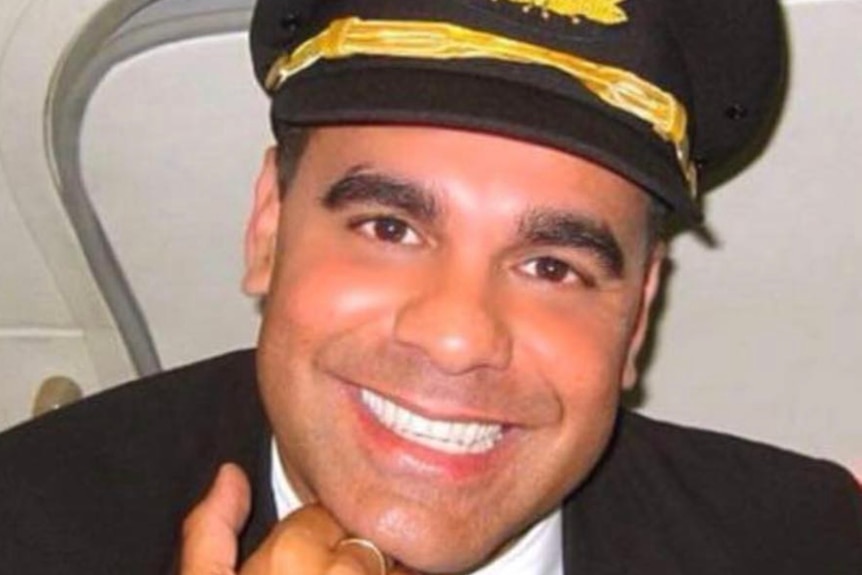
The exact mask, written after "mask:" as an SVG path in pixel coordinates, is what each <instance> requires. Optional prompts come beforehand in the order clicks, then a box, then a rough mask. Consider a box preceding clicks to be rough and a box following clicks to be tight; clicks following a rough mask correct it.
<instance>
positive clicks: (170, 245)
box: [48, 0, 268, 374]
mask: <svg viewBox="0 0 862 575" xmlns="http://www.w3.org/2000/svg"><path fill="white" fill-rule="evenodd" d="M129 4H130V3H129V2H120V1H117V2H112V3H109V4H107V5H106V6H105V8H104V9H103V10H102V11H101V12H100V13H99V14H97V15H96V17H95V18H94V19H93V20H92V22H91V24H90V26H89V28H88V29H87V30H85V31H84V32H83V33H82V34H81V35H80V36H79V39H78V40H77V42H76V43H75V44H73V45H72V46H71V48H70V49H69V51H68V53H67V55H66V58H65V61H64V63H63V65H62V66H61V68H60V70H59V71H58V73H57V76H56V79H55V83H54V89H53V91H52V93H51V95H50V100H49V112H50V113H49V118H48V124H49V140H50V141H49V144H50V149H51V151H52V154H53V161H54V165H55V169H56V173H57V178H58V179H59V183H60V188H61V190H62V197H63V203H64V205H65V207H66V209H67V211H68V213H69V216H70V219H71V221H72V223H73V225H74V227H75V230H76V233H77V235H78V237H79V239H80V242H81V245H82V247H83V250H84V253H85V255H86V257H87V260H88V262H89V264H90V267H91V269H92V272H93V274H94V275H95V277H96V280H97V282H98V284H99V286H100V288H101V290H102V292H103V295H104V297H105V299H106V301H107V303H108V305H109V307H110V309H111V311H112V313H113V315H114V318H115V321H116V323H117V325H118V328H119V330H120V332H121V334H122V337H123V340H124V342H125V344H126V346H127V347H128V350H129V353H130V355H131V357H132V359H133V362H134V364H135V367H136V368H137V370H138V372H139V373H142V374H146V373H151V372H154V371H158V370H159V369H161V368H162V367H163V365H164V366H170V365H176V364H180V363H184V362H187V361H190V360H192V359H195V358H198V357H202V356H206V355H211V354H212V353H213V352H216V351H219V350H221V349H225V350H226V349H230V348H232V347H236V346H237V345H250V344H251V343H252V342H253V337H252V334H253V332H254V324H255V323H256V314H255V312H254V305H253V303H252V302H248V301H247V300H245V299H243V298H242V297H241V296H239V295H237V293H236V292H238V287H237V286H238V285H239V273H240V269H241V268H240V260H239V254H240V253H241V228H240V227H239V226H240V225H241V223H242V220H243V218H242V217H239V216H238V213H242V211H244V210H245V209H246V204H247V203H248V200H249V197H250V196H249V190H250V189H251V183H252V182H251V180H252V178H253V170H254V167H255V166H256V165H257V163H258V161H257V159H252V157H251V156H252V155H257V154H259V153H260V150H262V149H263V146H264V145H266V142H267V139H268V133H267V126H266V121H265V118H266V114H265V103H264V102H263V97H262V96H261V95H260V94H259V93H258V92H257V90H256V87H255V85H254V83H253V82H252V81H251V78H252V75H251V71H250V70H249V69H248V64H247V55H246V45H245V42H246V37H245V29H246V28H247V23H248V19H249V18H250V2H248V1H236V0H232V1H231V0H220V1H212V0H208V1H206V2H203V1H188V0H184V1H177V0H162V1H157V2H149V3H147V4H146V5H144V6H140V7H137V8H135V9H133V8H132V7H130V6H129ZM138 4H140V2H138ZM124 13H125V14H126V15H125V16H124ZM201 252H206V253H207V254H208V255H207V257H206V259H205V261H207V262H209V263H208V265H205V266H200V265H195V263H194V262H199V261H200V258H201ZM231 296H232V297H231ZM225 301H227V302H231V301H233V302H234V307H233V308H231V306H230V304H228V305H227V308H226V306H225V303H224V302H225ZM213 310H218V313H216V314H214V313H213Z"/></svg>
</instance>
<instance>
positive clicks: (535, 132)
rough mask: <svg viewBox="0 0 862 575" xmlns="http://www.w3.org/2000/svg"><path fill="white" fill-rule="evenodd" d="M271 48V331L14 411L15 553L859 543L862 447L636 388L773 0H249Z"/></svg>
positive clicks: (137, 569) (763, 74) (303, 570)
mask: <svg viewBox="0 0 862 575" xmlns="http://www.w3.org/2000/svg"><path fill="white" fill-rule="evenodd" d="M251 44H252V52H253V57H254V63H255V69H256V72H257V75H258V78H259V80H260V81H261V83H262V85H263V86H264V87H265V89H266V90H267V92H268V94H269V95H270V96H271V98H272V124H273V128H274V131H275V134H276V140H277V146H276V147H275V148H274V149H273V150H270V151H268V152H267V153H266V155H265V159H264V163H263V167H262V170H261V174H260V177H259V179H258V182H257V186H256V190H255V197H254V204H253V208H252V213H251V217H250V219H249V222H248V227H247V235H246V271H245V277H244V280H243V285H244V288H245V290H246V291H247V292H248V293H250V294H252V295H255V296H259V297H260V298H261V299H262V301H263V323H262V328H261V332H260V339H259V345H258V348H257V350H256V352H254V353H252V352H239V353H236V354H231V355H228V356H225V357H221V358H216V359H213V360H209V361H207V362H203V363H201V364H198V365H195V366H191V367H188V368H184V369H181V370H177V371H174V372H171V373H168V374H164V375H161V376H159V377H157V378H153V380H148V381H146V382H145V383H142V384H135V385H129V386H124V388H123V389H120V390H118V391H115V392H111V393H108V394H104V395H102V396H100V397H97V398H94V399H93V400H90V401H88V402H85V403H83V404H80V405H78V406H75V407H72V408H69V409H67V410H64V411H63V412H60V413H57V414H54V415H52V416H49V417H46V418H43V419H39V420H37V421H35V422H34V423H33V424H31V425H29V426H26V427H22V428H20V429H18V430H15V431H13V432H11V433H9V434H7V435H6V436H5V437H4V438H3V439H0V460H2V462H3V467H2V469H3V471H2V472H0V494H2V496H0V517H3V519H4V526H2V527H0V534H2V535H0V556H3V557H8V558H9V560H8V561H7V562H6V565H7V566H9V567H10V568H11V570H10V572H12V571H14V572H15V573H18V574H20V573H39V574H51V573H82V574H83V573H87V574H92V573H142V574H143V573H164V572H180V573H183V574H184V575H211V574H213V573H218V574H223V575H226V574H229V573H237V572H238V573H242V574H243V575H264V574H285V575H287V574H289V575H324V574H329V575H351V574H352V575H363V574H364V575H376V574H378V573H380V574H385V573H386V572H389V573H399V574H407V573H429V574H430V573H442V574H455V573H473V574H477V575H515V574H518V575H522V574H525V575H563V574H566V575H582V574H584V575H596V574H623V573H642V574H653V573H654V574H662V575H672V574H691V573H697V574H699V575H702V574H704V575H712V574H715V575H719V574H721V575H727V574H734V575H737V574H742V575H754V574H762V573H780V574H784V575H802V574H811V573H828V574H830V575H858V574H859V573H860V572H862V504H860V495H859V491H858V488H857V487H856V486H855V484H854V482H853V480H852V479H851V477H850V475H849V474H848V473H847V472H846V471H844V470H842V469H841V468H839V467H837V466H835V465H833V464H831V463H827V462H822V461H815V460H811V459H807V458H804V457H801V456H798V455H792V454H789V453H787V452H784V451H781V450H778V449H775V448H771V447H766V446H763V445H757V444H753V443H750V442H746V441H744V440H740V439H736V438H732V437H729V436H726V435H720V434H715V433H709V432H705V431H697V430H692V429H686V428H681V427H677V426H673V425H670V424H664V423H659V422H655V421H651V420H649V419H646V418H644V417H642V416H638V415H636V414H632V413H629V412H627V411H626V410H623V409H621V408H620V396H621V393H622V392H623V390H625V389H626V388H628V387H631V386H632V385H634V384H635V382H636V380H637V377H638V369H637V357H638V352H639V351H640V348H641V347H642V344H643V342H644V339H645V334H646V333H647V330H648V328H649V320H650V306H651V304H652V302H653V300H654V298H655V295H656V293H657V291H658V289H659V285H660V279H661V266H662V261H663V258H664V254H665V249H666V246H665V238H664V236H663V233H662V232H663V229H664V228H665V226H666V224H667V220H669V219H671V218H675V219H676V220H677V221H679V222H681V223H683V224H685V225H696V224H697V223H698V222H699V221H700V217H701V216H700V212H699V209H698V203H697V201H696V199H697V193H698V191H699V187H698V178H699V177H707V178H709V177H710V176H712V175H714V174H715V173H722V172H723V171H726V170H727V169H728V168H727V166H728V165H738V164H739V160H738V158H737V154H738V153H740V151H741V150H744V149H745V148H747V147H748V146H750V145H751V143H752V142H753V141H754V140H756V138H757V134H758V131H759V130H760V129H761V128H762V125H763V123H764V122H765V121H766V120H767V119H768V118H769V117H770V116H771V115H772V112H773V106H775V105H776V103H777V98H778V96H779V92H780V90H779V86H780V85H781V80H782V64H783V50H784V47H783V36H782V27H781V20H780V14H779V11H778V8H777V6H776V5H775V4H773V3H772V2H770V1H767V0H756V1H755V0H722V1H721V2H707V1H705V0H627V1H625V2H621V1H620V0H571V1H565V2H563V1H559V2H555V1H553V0H550V1H540V0H535V1H524V0H496V1H495V0H409V1H408V0H343V1H335V0H329V1H324V0H305V1H299V0H259V3H258V6H257V9H256V12H255V17H254V21H253V23H252V34H251ZM106 436H107V437H106ZM48 449H50V450H51V451H50V453H49V454H46V450H48ZM35 454H38V456H35V457H34V455H35ZM7 462H8V463H11V462H14V467H13V466H12V465H11V464H10V465H7ZM12 469H14V471H12ZM213 478H215V479H213ZM118 518H119V521H118ZM118 523H119V524H118ZM180 525H183V528H182V530H180Z"/></svg>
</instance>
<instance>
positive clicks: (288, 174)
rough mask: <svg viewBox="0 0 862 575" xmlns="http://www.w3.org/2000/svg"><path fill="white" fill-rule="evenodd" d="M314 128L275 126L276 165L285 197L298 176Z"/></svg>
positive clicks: (282, 194) (279, 186)
mask: <svg viewBox="0 0 862 575" xmlns="http://www.w3.org/2000/svg"><path fill="white" fill-rule="evenodd" d="M311 131H312V128H307V127H298V126H290V125H288V124H283V123H276V124H275V141H276V148H275V149H276V165H277V167H278V190H279V194H280V195H281V196H282V197H284V194H285V193H287V189H288V187H290V183H291V181H292V180H293V176H295V175H296V168H297V166H298V165H299V160H300V159H301V158H302V154H303V152H305V147H306V146H307V145H308V140H309V139H310V137H311Z"/></svg>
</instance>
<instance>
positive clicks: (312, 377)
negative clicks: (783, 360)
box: [245, 126, 660, 572]
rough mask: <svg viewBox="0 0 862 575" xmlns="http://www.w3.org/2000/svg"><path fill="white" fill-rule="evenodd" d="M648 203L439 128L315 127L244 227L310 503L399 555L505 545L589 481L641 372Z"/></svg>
mask: <svg viewBox="0 0 862 575" xmlns="http://www.w3.org/2000/svg"><path fill="white" fill-rule="evenodd" d="M647 204H648V200H647V197H646V195H645V194H644V193H643V192H642V191H640V190H639V189H638V188H636V187H635V186H634V185H633V184H631V183H629V182H628V181H626V180H624V179H622V178H620V177H619V176H617V175H615V174H613V173H611V172H609V171H607V170H605V169H603V168H600V167H598V166H596V165H594V164H592V163H590V162H587V161H585V160H582V159H579V158H576V157H573V156H570V155H567V154H564V153H561V152H558V151H555V150H551V149H548V148H544V147H540V146H536V145H532V144H526V143H523V142H517V141H513V140H509V139H505V138H500V137H496V136H490V135H483V134H477V133H470V132H463V131H454V130H446V129H437V128H428V127H394V126H392V127H338V128H323V129H319V130H316V131H315V132H314V134H313V135H312V137H311V140H310V141H309V143H308V147H307V149H306V151H305V154H304V156H303V158H302V160H301V162H300V164H299V167H298V171H297V173H296V175H295V178H294V180H293V182H292V184H291V186H290V189H289V190H288V192H287V194H286V196H285V197H284V199H283V200H281V201H279V200H278V191H277V189H276V179H275V168H274V166H273V162H272V156H271V155H270V157H269V158H268V160H267V163H266V165H265V167H264V172H263V174H262V176H261V179H260V182H259V186H258V196H257V201H256V206H255V210H254V213H253V216H252V219H251V222H250V224H249V230H248V238H247V242H248V243H247V257H248V269H247V272H246V278H245V287H246V289H247V291H249V292H251V293H255V294H260V295H265V296H266V304H265V312H264V322H263V327H262V331H261V335H260V343H259V350H258V365H259V377H260V386H261V393H262V396H263V400H264V404H265V406H266V409H267V412H268V415H269V418H270V420H271V422H272V425H273V429H274V433H275V437H276V440H277V444H278V446H279V452H280V455H281V459H282V462H283V464H284V466H285V468H286V471H287V473H288V476H289V478H290V480H291V482H292V483H293V485H294V487H295V488H296V489H297V491H298V492H299V494H300V496H301V497H302V498H303V499H304V500H306V501H309V500H319V501H321V502H322V503H323V504H324V505H325V506H326V507H327V508H329V509H330V510H331V511H332V512H333V513H334V514H335V516H336V517H337V518H338V519H339V520H340V521H341V522H342V524H343V525H344V527H345V528H346V529H347V530H348V531H349V532H352V533H355V534H358V535H360V536H362V537H367V538H369V539H371V540H373V541H375V542H376V543H377V544H379V545H380V546H381V548H382V549H383V550H384V551H386V552H388V553H390V554H391V555H393V556H394V557H395V558H397V559H399V560H400V561H402V562H403V563H405V564H407V565H409V566H412V567H414V568H417V569H419V570H423V571H428V572H456V571H462V570H464V569H467V568H468V567H472V566H474V565H476V564H477V563H480V562H482V561H483V560H485V559H487V558H488V557H489V556H490V555H492V554H493V553H494V552H495V551H496V550H498V549H499V548H500V547H501V546H503V545H505V544H506V543H507V542H508V541H510V540H511V539H512V538H514V537H516V536H517V535H518V534H519V533H521V532H522V531H523V530H524V529H525V528H526V527H528V526H529V525H531V524H532V523H533V522H535V521H536V520H537V519H539V518H540V517H541V516H542V515H544V514H546V513H547V512H548V511H549V510H551V509H552V508H553V507H554V506H555V505H557V504H558V503H559V502H560V501H561V499H562V498H563V497H564V496H565V495H566V494H567V493H568V492H570V491H571V490H572V489H573V488H574V487H575V486H577V485H578V484H579V483H580V482H581V481H582V480H583V479H584V478H585V476H586V475H587V474H588V473H589V471H590V470H591V469H592V467H593V466H594V464H595V463H596V461H597V459H598V458H599V456H600V455H601V453H602V451H603V449H604V448H605V446H606V445H607V442H608V439H609V436H610V434H611V430H612V426H613V422H614V418H615V411H616V409H617V402H618V397H619V393H620V390H621V388H622V387H623V386H624V385H626V384H630V383H632V382H633V380H634V379H635V366H634V361H635V355H636V353H637V350H638V348H639V346H640V343H641V340H642V337H643V332H644V329H645V325H646V322H647V315H648V312H647V309H648V307H649V301H650V300H651V298H652V295H653V293H654V291H655V289H656V285H657V283H658V279H657V276H658V271H657V270H658V267H659V266H658V263H657V262H658V260H659V259H660V258H659V255H658V253H659V252H660V250H651V249H650V247H649V245H648V242H647V234H646V220H647V216H646V212H647V209H648V205H647Z"/></svg>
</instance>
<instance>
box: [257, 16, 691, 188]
mask: <svg viewBox="0 0 862 575" xmlns="http://www.w3.org/2000/svg"><path fill="white" fill-rule="evenodd" d="M351 56H387V57H401V58H419V59H422V58H424V59H432V60H453V59H472V58H489V59H492V60H501V61H504V62H514V63H519V64H534V65H539V66H545V67H549V68H553V69H555V70H558V71H560V72H563V73H564V74H567V75H569V76H571V77H573V78H575V79H576V80H578V81H579V82H581V83H582V84H583V85H584V86H585V87H586V88H587V89H588V90H589V91H590V92H592V93H593V94H595V95H596V96H597V97H598V98H600V99H601V100H602V101H604V102H605V103H607V104H609V105H610V106H612V107H614V108H617V109H619V110H622V111H624V112H627V113H629V114H631V115H633V116H635V117H637V118H639V119H641V120H643V121H645V122H647V123H649V124H650V125H651V126H652V127H653V129H654V130H655V132H656V133H657V134H658V135H659V136H661V138H662V139H663V140H665V141H668V142H671V143H672V144H673V146H674V148H675V149H676V155H677V159H678V160H679V164H680V168H681V169H682V173H683V176H684V177H685V179H686V181H687V182H688V185H689V191H690V192H691V194H692V196H695V195H696V193H697V176H696V170H695V168H694V166H693V164H692V163H691V160H690V158H689V142H688V132H687V124H688V120H687V115H686V111H685V107H684V106H683V105H682V104H681V103H680V102H679V101H678V100H677V99H676V98H675V97H674V96H673V94H670V93H669V92H666V91H664V90H662V89H661V88H659V87H658V86H655V85H654V84H651V83H650V82H647V81H646V80H644V79H643V78H640V77H639V76H637V75H636V74H633V73H632V72H629V71H628V70H623V69H621V68H614V67H612V66H605V65H602V64H598V63H596V62H592V61H590V60H586V59H584V58H579V57H577V56H574V55H572V54H568V53H566V52H560V51H556V50H551V49H548V48H544V47H542V46H536V45H535V44H530V43H527V42H522V41H519V40H513V39H511V38H506V37H504V36H498V35H496V34H491V33H489V32H480V31H477V30H472V29H470V28H464V27H462V26H457V25H454V24H449V23H446V22H422V21H415V22H409V21H400V20H362V19H360V18H356V17H351V18H342V19H339V20H334V21H332V23H330V25H329V26H328V27H327V28H325V29H324V30H323V31H321V32H320V33H319V34H318V35H316V36H314V37H312V38H309V39H308V40H306V41H305V42H303V43H302V44H301V45H300V46H298V47H297V48H296V50H294V51H293V52H292V53H290V54H284V55H282V56H280V57H279V58H278V59H277V60H276V61H275V63H274V64H273V65H272V67H271V68H270V70H269V74H267V77H266V82H265V86H266V89H267V90H269V91H270V92H275V91H277V90H279V89H280V88H281V86H282V85H283V84H284V82H285V81H286V80H287V79H288V78H290V77H291V76H294V75H296V74H298V73H299V72H301V71H303V70H305V69H306V68H309V67H310V66H312V65H314V64H315V63H316V62H318V61H319V60H321V59H327V60H337V59H342V58H349V57H351Z"/></svg>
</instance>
